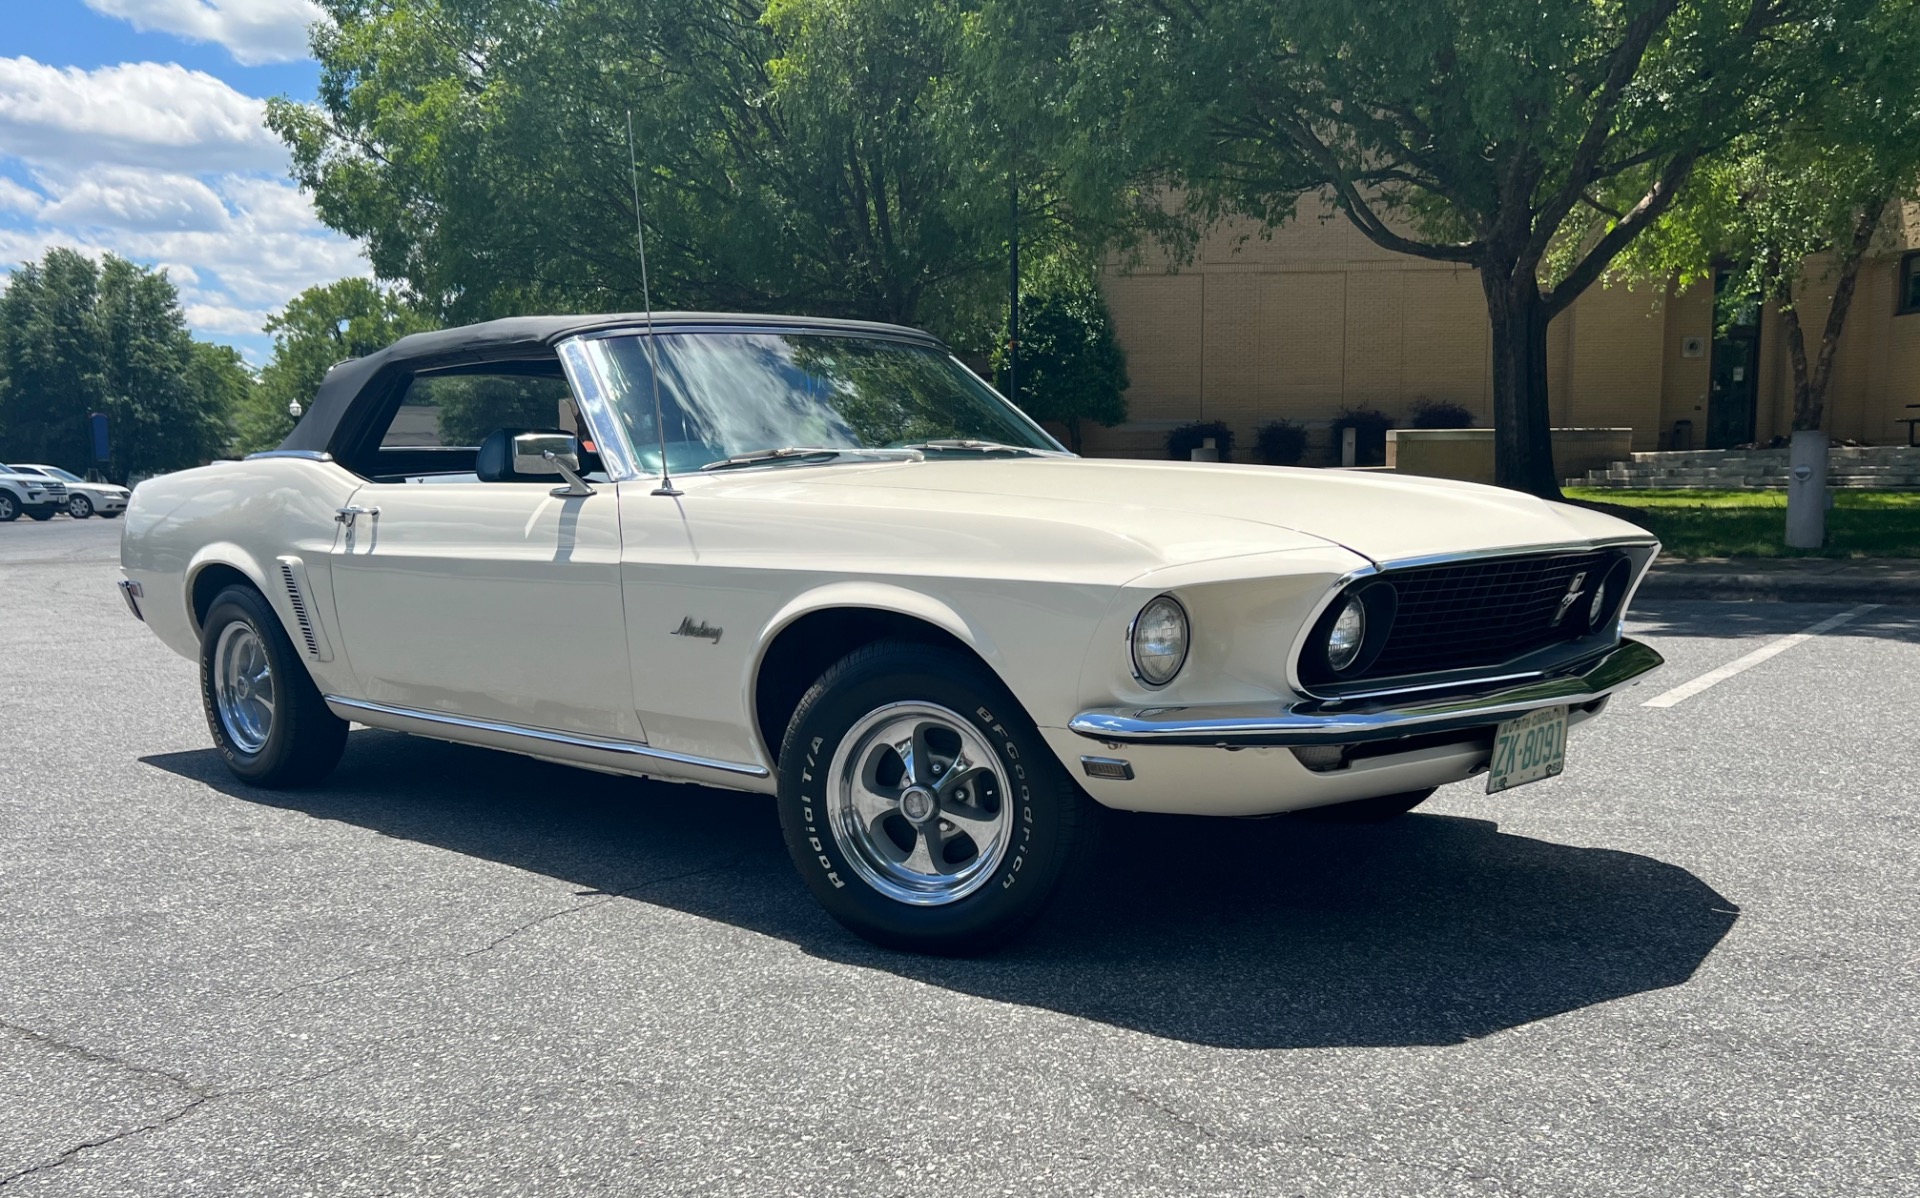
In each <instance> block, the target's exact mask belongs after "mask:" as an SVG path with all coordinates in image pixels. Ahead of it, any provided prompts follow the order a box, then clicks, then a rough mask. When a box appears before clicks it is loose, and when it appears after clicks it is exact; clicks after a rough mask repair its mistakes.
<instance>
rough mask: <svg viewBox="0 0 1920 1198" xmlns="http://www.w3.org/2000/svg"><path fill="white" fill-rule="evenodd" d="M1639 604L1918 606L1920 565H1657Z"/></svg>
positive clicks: (1825, 561) (1837, 561)
mask: <svg viewBox="0 0 1920 1198" xmlns="http://www.w3.org/2000/svg"><path fill="white" fill-rule="evenodd" d="M1637 598H1639V599H1753V600H1771V601H1777V602H1789V603H1889V604H1911V605H1914V606H1920V560H1915V559H1911V558H1907V559H1899V558H1888V559H1880V560H1877V561H1850V560H1847V559H1843V558H1818V557H1796V558H1703V559H1700V560H1698V561H1664V560H1663V561H1658V562H1655V563H1654V567H1653V569H1652V570H1651V571H1649V572H1648V574H1647V578H1646V581H1645V582H1643V583H1641V584H1640V590H1639V593H1638V595H1637Z"/></svg>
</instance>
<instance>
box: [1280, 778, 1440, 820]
mask: <svg viewBox="0 0 1920 1198" xmlns="http://www.w3.org/2000/svg"><path fill="white" fill-rule="evenodd" d="M1435 789H1436V788H1434V787H1431V786H1429V787H1427V788H1426V789H1425V790H1407V791H1402V792H1401V793H1399V794H1391V795H1379V796H1376V797H1374V798H1371V799H1355V800H1354V801H1353V802H1351V803H1334V804H1332V805H1331V806H1327V807H1309V808H1307V809H1306V810H1304V811H1296V812H1294V814H1295V815H1297V816H1300V817H1302V818H1304V819H1310V820H1313V821H1315V822H1316V823H1322V824H1378V823H1384V822H1385V821H1387V820H1390V819H1396V818H1398V817H1400V816H1402V815H1405V814H1406V813H1407V812H1409V811H1412V810H1413V809H1414V808H1415V807H1418V806H1419V805H1420V804H1422V803H1424V802H1426V801H1427V800H1428V799H1430V798H1432V797H1433V792H1434V790H1435Z"/></svg>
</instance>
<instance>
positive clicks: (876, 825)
mask: <svg viewBox="0 0 1920 1198" xmlns="http://www.w3.org/2000/svg"><path fill="white" fill-rule="evenodd" d="M876 735H877V736H878V738H879V739H877V740H876V739H873V737H874V736H876ZM889 736H893V737H899V738H905V739H906V740H909V741H910V742H911V743H912V745H913V746H914V748H912V749H911V750H910V751H909V752H907V753H904V754H890V752H889V750H888V749H887V748H886V745H887V743H888V737H889ZM983 754H985V755H987V756H988V757H990V759H986V758H983V757H982V755H983ZM916 757H917V758H919V759H920V760H919V763H918V765H915V764H914V763H913V761H912V759H913V758H916ZM876 762H878V763H879V764H878V765H876V764H875V763H876ZM943 768H944V769H946V770H948V771H949V772H950V773H949V779H948V783H950V787H948V784H935V783H933V782H932V780H931V779H932V778H934V777H936V776H937V775H938V773H939V771H940V770H941V769H943ZM876 770H877V771H878V772H877V773H876V772H875V771H876ZM862 779H866V780H867V781H870V782H871V783H872V785H871V786H870V787H867V788H865V791H864V793H863V794H861V795H860V796H859V798H858V799H857V800H850V799H849V795H850V794H852V793H853V792H855V791H859V790H861V789H862V787H863V783H862V781H861V780H862ZM923 783H924V785H923ZM943 787H948V788H943ZM914 790H920V791H922V792H931V793H923V794H922V796H921V797H920V798H918V799H916V798H915V797H914V796H912V795H911V794H909V792H910V791H914ZM886 796H891V797H892V799H893V800H894V801H896V802H897V803H898V804H899V810H898V811H893V812H881V811H878V810H877V808H876V806H875V804H876V803H877V802H878V801H879V799H880V798H882V797H886ZM779 804H780V826H781V830H782V832H783V833H784V835H785V837H786V842H787V849H788V852H789V853H790V854H791V855H792V857H793V861H794V865H795V866H796V867H797V868H798V869H799V871H800V876H801V877H802V878H803V879H804V880H805V881H806V883H807V887H808V889H810V890H811V891H812V892H813V895H814V897H815V898H816V899H818V900H819V901H820V904H821V905H822V906H823V907H825V908H826V909H827V912H828V914H830V915H832V916H833V917H834V918H835V919H837V920H839V921H840V923H841V924H843V925H845V926H846V927H847V928H848V929H849V930H851V931H853V932H855V933H857V934H858V935H860V936H863V937H865V938H867V939H868V940H871V941H873V942H875V943H876V944H881V945H885V946H887V947H890V948H902V949H908V950H912V951H918V952H934V953H952V954H963V953H975V952H983V951H986V950H988V949H991V948H994V947H996V946H998V945H1000V944H1003V943H1005V942H1006V941H1007V940H1009V939H1011V938H1012V937H1013V936H1015V935H1017V934H1018V933H1019V932H1020V931H1022V930H1023V929H1024V928H1025V927H1026V926H1027V925H1028V924H1029V923H1030V922H1031V921H1032V920H1033V918H1034V917H1035V916H1036V915H1038V914H1039V913H1040V911H1041V910H1042V909H1043V908H1044V907H1045V905H1046V903H1047V901H1048V899H1050V898H1051V897H1052V895H1053V892H1054V891H1055V890H1056V889H1057V884H1058V882H1059V880H1060V878H1061V875H1062V874H1063V872H1065V871H1066V869H1067V868H1068V866H1069V865H1070V864H1071V863H1074V862H1075V861H1077V860H1081V859H1083V858H1084V856H1085V854H1086V852H1087V851H1088V848H1089V847H1090V846H1089V845H1088V841H1089V839H1090V833H1091V825H1092V818H1093V812H1092V803H1091V801H1090V800H1089V799H1088V798H1087V797H1086V796H1085V795H1084V794H1083V793H1082V792H1081V791H1080V789H1079V787H1077V786H1075V785H1074V783H1073V780H1072V778H1071V777H1069V776H1068V774H1067V773H1066V771H1065V770H1064V769H1062V768H1061V766H1060V763H1059V760H1058V759H1057V758H1055V757H1054V755H1053V752H1052V750H1051V749H1049V748H1048V747H1047V745H1046V742H1045V741H1043V740H1042V739H1041V738H1040V734H1039V732H1038V731H1036V730H1035V728H1034V726H1033V723H1032V721H1031V720H1030V719H1028V718H1027V715H1026V713H1025V712H1024V711H1023V710H1021V708H1020V706H1019V704H1018V703H1016V702H1015V701H1014V699H1013V696H1012V695H1011V694H1009V693H1008V692H1007V691H1006V688H1005V687H1003V686H1002V685H1001V684H1000V682H999V680H998V679H997V678H995V677H994V676H993V675H992V674H991V673H990V672H988V671H987V670H986V669H985V668H984V667H983V666H982V665H981V664H980V663H979V662H977V661H975V660H973V659H971V658H968V657H965V656H963V655H961V654H959V653H956V652H953V651H951V650H947V649H943V648H938V647H933V646H926V645H917V644H910V643H901V642H881V643H878V644H874V645H870V646H867V647H866V648H864V649H860V650H858V651H856V652H854V653H852V654H850V655H849V656H847V657H846V658H844V659H843V660H841V661H840V662H839V663H837V664H836V665H834V666H833V667H832V668H831V669H829V670H828V671H827V672H826V673H825V674H824V675H822V676H821V678H820V680H819V681H818V682H816V683H815V684H814V685H813V687H812V689H811V690H809V691H808V692H807V694H806V696H805V697H804V698H802V699H801V701H800V706H799V708H798V709H797V710H796V711H795V712H794V716H793V719H792V721H791V722H790V723H789V725H788V727H787V734H786V738H785V740H784V742H783V744H782V746H781V752H780V798H779ZM929 804H931V805H929ZM850 812H852V814H853V818H852V819H849V818H848V816H849V813H850ZM837 818H838V822H836V819H837ZM863 829H867V830H871V832H872V834H871V835H870V836H864V837H863V836H862V835H861V834H860V833H861V831H862V830H863ZM929 845H934V846H937V847H935V848H933V849H932V850H931V852H933V853H938V854H941V856H940V859H939V860H938V861H934V860H933V858H932V857H931V856H930V855H929V849H928V846H929ZM975 866H977V867H978V868H972V867H975Z"/></svg>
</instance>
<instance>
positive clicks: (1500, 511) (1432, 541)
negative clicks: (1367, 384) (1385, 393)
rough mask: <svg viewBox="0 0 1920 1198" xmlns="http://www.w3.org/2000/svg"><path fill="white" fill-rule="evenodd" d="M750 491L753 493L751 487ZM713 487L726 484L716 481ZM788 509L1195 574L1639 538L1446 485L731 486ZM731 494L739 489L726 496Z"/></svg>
mask: <svg viewBox="0 0 1920 1198" xmlns="http://www.w3.org/2000/svg"><path fill="white" fill-rule="evenodd" d="M749 477H751V478H752V481H751V482H749V481H748V480H749ZM703 481H706V482H720V481H721V479H720V477H718V476H716V477H715V478H712V479H710V480H703ZM727 482H729V483H737V484H744V487H743V489H752V490H760V489H761V488H777V489H779V490H780V491H783V492H787V493H788V496H789V498H799V496H798V494H796V493H797V492H809V493H812V495H813V496H814V497H815V498H816V499H817V500H820V501H829V502H830V501H831V500H829V494H830V493H837V494H835V495H833V498H836V499H839V500H841V501H843V502H845V501H852V500H855V499H856V497H857V498H858V500H860V501H864V502H865V503H867V504H871V505H874V506H879V507H887V508H893V509H896V510H902V511H906V510H913V509H922V510H925V509H934V510H939V511H941V512H945V513H949V514H958V513H961V512H965V513H969V514H977V515H982V516H991V515H996V514H997V515H1004V516H1007V517H1010V518H1018V519H1029V520H1032V519H1040V520H1049V521H1063V522H1069V523H1072V524H1075V525H1078V526H1080V527H1082V528H1086V529H1088V530H1090V531H1097V532H1102V533H1106V534H1110V535H1114V536H1118V537H1121V538H1125V539H1127V540H1130V541H1133V542H1135V543H1137V544H1138V545H1139V546H1140V547H1141V548H1143V549H1150V550H1151V551H1152V552H1151V556H1153V557H1155V558H1157V559H1158V560H1160V561H1176V560H1187V561H1191V560H1197V559H1200V558H1204V557H1215V556H1232V555H1238V554H1246V553H1260V552H1269V551H1273V550H1282V549H1296V548H1307V547H1311V546H1316V545H1324V544H1326V543H1331V544H1335V545H1339V546H1341V547H1343V548H1346V549H1349V550H1351V551H1353V552H1355V553H1358V554H1361V555H1362V556H1364V557H1367V558H1369V559H1371V560H1373V561H1374V562H1376V563H1381V564H1386V563H1391V562H1395V561H1403V560H1407V559H1411V558H1417V557H1424V556H1427V555H1432V554H1447V553H1460V552H1469V551H1478V550H1487V549H1513V548H1526V547H1532V546H1547V545H1566V544H1570V543H1585V542H1590V541H1594V540H1604V539H1610V538H1618V537H1637V538H1642V539H1650V536H1649V534H1647V533H1646V532H1645V531H1644V530H1642V529H1639V528H1636V527H1635V526H1633V525H1631V524H1627V523H1625V522H1624V521H1621V520H1616V519H1614V518H1612V517H1610V516H1605V515H1601V514H1600V513H1598V512H1592V511H1588V510H1586V509H1584V508H1577V507H1572V506H1569V505H1566V504H1557V503H1549V502H1547V501H1545V500H1541V499H1536V498H1534V497H1532V496H1529V495H1523V494H1520V493H1518V492H1515V491H1507V490H1502V489H1500V488H1497V487H1486V486H1480V485H1477V484H1474V483H1462V482H1453V481H1450V480H1445V479H1428V478H1417V477H1413V476H1408V475H1394V474H1384V473H1376V472H1366V471H1351V470H1311V469H1286V468H1275V467H1266V466H1231V465H1218V464H1211V463H1183V462H1139V461H1126V460H1116V459H1090V458H1043V459H1034V458H1009V459H988V460H979V459H973V460H967V459H958V458H955V459H946V460H937V459H930V460H928V461H925V462H904V463H886V464H875V465H853V466H830V467H808V466H800V467H783V468H775V469H771V470H765V471H752V472H750V474H749V473H742V474H740V475H735V476H732V477H731V478H728V479H727ZM726 489H728V490H731V489H732V487H728V488H726Z"/></svg>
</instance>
